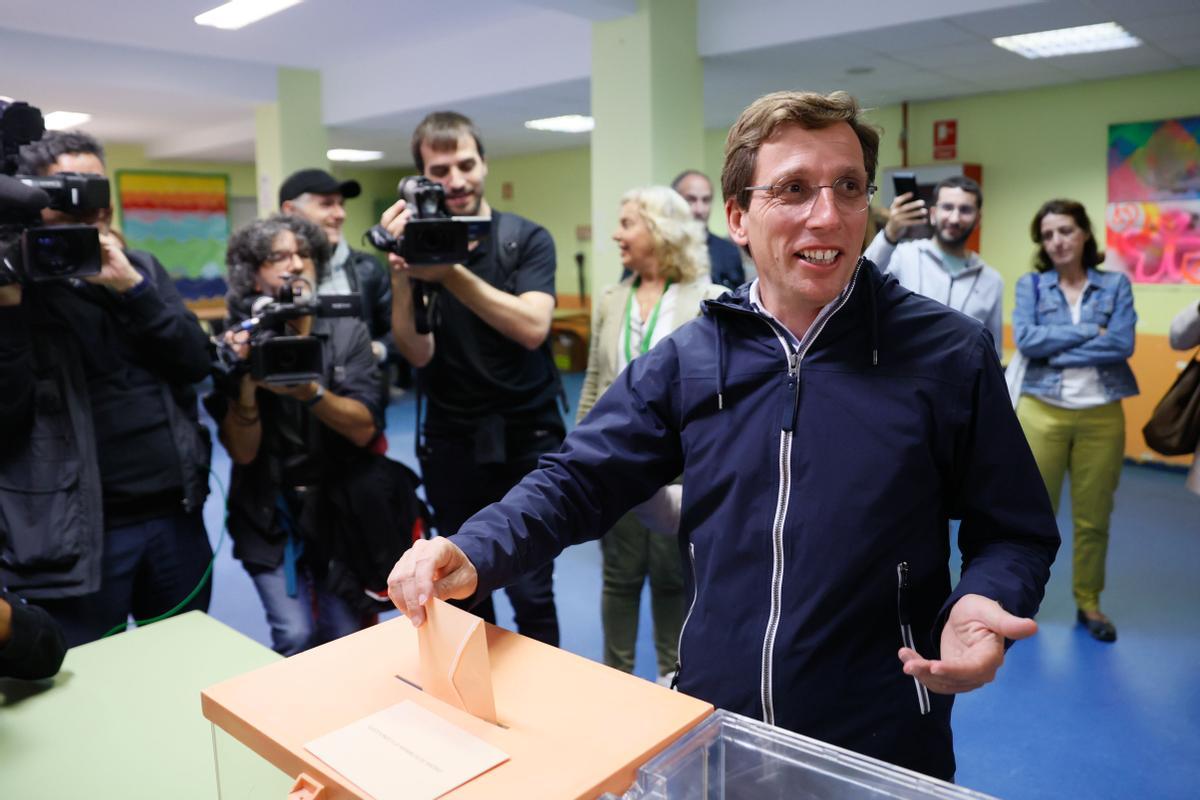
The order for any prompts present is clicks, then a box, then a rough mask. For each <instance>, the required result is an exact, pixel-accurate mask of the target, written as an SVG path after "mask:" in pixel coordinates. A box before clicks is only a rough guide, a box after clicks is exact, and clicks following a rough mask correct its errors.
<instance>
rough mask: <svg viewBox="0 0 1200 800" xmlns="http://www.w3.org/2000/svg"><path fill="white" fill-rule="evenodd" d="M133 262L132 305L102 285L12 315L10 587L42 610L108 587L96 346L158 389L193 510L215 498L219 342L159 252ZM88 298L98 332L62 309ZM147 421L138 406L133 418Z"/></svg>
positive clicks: (3, 523)
mask: <svg viewBox="0 0 1200 800" xmlns="http://www.w3.org/2000/svg"><path fill="white" fill-rule="evenodd" d="M126 255H127V256H128V258H129V260H130V262H131V263H132V264H133V266H134V267H135V268H136V269H137V270H138V271H139V272H141V273H142V275H143V277H144V278H145V279H146V281H147V285H146V288H145V289H141V290H138V291H136V292H133V293H131V294H130V295H128V296H125V297H120V296H117V295H115V294H113V293H112V292H110V291H109V290H107V289H104V288H102V287H99V286H90V285H82V286H78V285H72V284H68V283H65V282H64V283H45V284H36V285H29V286H25V287H23V295H22V302H21V305H20V306H16V307H4V308H0V380H2V381H3V383H2V385H3V387H4V392H3V394H4V396H5V400H4V406H5V408H4V409H3V410H4V412H5V413H4V414H3V415H2V416H0V444H2V448H0V583H3V584H6V585H7V586H8V587H9V588H10V589H12V590H13V591H17V592H20V593H21V594H22V595H24V596H25V597H27V598H30V599H42V598H60V597H72V596H76V595H82V594H90V593H92V592H95V591H98V590H99V588H100V577H101V560H102V556H103V545H104V524H105V522H104V514H103V500H104V498H103V492H102V484H101V475H100V468H99V465H98V463H97V449H96V435H95V428H94V425H93V418H92V410H91V401H92V399H91V397H90V393H89V389H88V383H87V379H86V376H85V374H84V366H83V359H84V355H85V354H84V348H85V347H105V348H107V349H108V352H107V355H109V356H111V357H112V358H115V359H117V360H119V361H120V363H122V364H123V365H124V366H125V367H126V368H127V371H128V374H129V375H130V376H132V377H133V379H135V380H136V381H138V385H139V387H140V388H143V389H144V388H146V387H154V386H157V389H158V391H157V397H160V398H161V403H162V406H161V409H162V410H165V415H166V420H167V425H168V428H169V433H170V438H171V440H172V442H173V444H174V453H173V459H168V460H171V461H173V462H174V464H175V465H176V466H177V468H178V470H179V472H178V477H179V483H178V485H179V486H180V487H181V488H182V492H183V510H185V511H189V512H191V511H198V510H199V509H200V508H202V507H203V505H204V499H205V497H207V495H208V464H209V456H210V454H211V447H212V445H211V440H210V438H209V435H208V431H207V429H205V428H204V427H203V426H202V425H201V424H200V422H199V420H198V416H197V409H196V394H195V391H194V389H193V388H192V384H193V383H195V382H198V381H201V380H203V379H204V378H205V377H206V376H207V375H208V373H209V370H210V368H211V356H210V350H209V343H208V338H207V337H206V336H205V334H204V331H203V330H201V328H200V325H199V323H198V322H197V321H196V317H195V316H194V315H193V314H192V313H191V312H189V311H188V310H187V308H186V307H185V306H184V304H183V301H182V299H181V298H180V296H179V293H178V292H177V291H176V289H175V286H174V284H173V283H172V281H171V278H170V276H168V275H167V273H166V270H164V269H163V267H162V265H161V264H160V263H158V261H157V260H156V259H155V258H154V257H153V256H151V255H150V254H148V253H142V252H137V251H128V252H127V253H126ZM81 299H82V302H92V303H95V304H96V306H98V307H99V308H100V309H101V313H97V314H92V315H89V316H88V319H89V320H91V322H87V323H85V322H84V321H82V320H77V319H70V320H63V319H62V318H61V317H59V316H57V315H55V314H53V313H51V309H52V308H53V304H54V303H55V302H56V301H57V302H71V303H79V302H81ZM85 324H86V326H87V329H86V330H83V329H80V325H85ZM151 396H154V394H153V392H152V393H151ZM138 397H145V395H144V394H141V395H138ZM154 402H158V400H157V399H156V400H155V401H154ZM155 411H156V412H159V411H160V410H159V408H157V407H156V409H155ZM139 413H140V409H139V408H138V407H136V403H132V402H131V407H130V408H129V409H128V414H129V415H130V416H131V417H136V416H137V415H138V414H139ZM141 413H144V412H141ZM160 415H161V413H156V415H155V416H160Z"/></svg>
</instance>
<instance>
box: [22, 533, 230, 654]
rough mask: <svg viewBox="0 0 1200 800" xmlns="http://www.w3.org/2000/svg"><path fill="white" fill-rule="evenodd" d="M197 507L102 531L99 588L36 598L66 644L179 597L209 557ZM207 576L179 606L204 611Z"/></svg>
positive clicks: (158, 610)
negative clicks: (65, 596) (60, 629)
mask: <svg viewBox="0 0 1200 800" xmlns="http://www.w3.org/2000/svg"><path fill="white" fill-rule="evenodd" d="M212 556H213V552H212V547H211V546H210V545H209V543H208V534H207V533H205V530H204V516H203V515H202V514H201V513H200V512H199V511H197V512H194V513H191V514H185V513H183V512H179V513H178V514H173V515H171V516H167V517H158V518H155V519H148V520H145V521H144V522H136V523H133V524H130V525H121V526H117V527H112V528H107V529H106V530H105V531H104V561H103V565H102V577H101V579H100V590H99V591H98V592H96V593H95V594H87V595H81V596H79V597H69V598H65V599H61V600H35V601H34V602H35V603H36V604H37V605H39V606H41V607H42V608H44V609H46V610H47V611H49V612H50V615H51V616H52V617H54V619H55V620H57V621H58V623H59V624H60V625H61V626H62V629H63V633H64V634H65V635H66V639H67V646H68V647H78V646H79V645H81V644H87V643H88V642H91V641H94V640H96V639H99V638H100V637H101V636H103V635H104V634H105V633H106V632H108V631H109V630H112V629H113V628H115V627H117V626H118V625H123V624H124V623H125V621H126V620H127V619H128V617H129V616H130V615H132V616H133V618H134V619H136V620H143V621H144V620H147V619H150V618H151V617H155V616H158V615H159V614H163V613H165V612H167V611H169V610H170V609H171V608H173V607H174V606H176V605H177V604H179V603H180V602H182V601H183V599H184V598H185V597H187V596H188V595H189V594H190V593H191V591H192V590H193V589H195V588H196V587H197V586H200V581H201V579H203V578H204V573H205V571H206V570H207V569H208V564H209V562H210V561H212ZM211 595H212V581H205V582H204V584H203V586H200V588H199V591H197V592H196V595H195V596H194V597H192V599H191V600H190V601H189V602H188V603H187V605H185V606H184V607H183V608H181V609H180V610H179V612H178V613H180V614H182V613H184V612H186V611H207V610H208V601H209V598H210V597H211Z"/></svg>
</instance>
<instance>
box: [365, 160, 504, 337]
mask: <svg viewBox="0 0 1200 800" xmlns="http://www.w3.org/2000/svg"><path fill="white" fill-rule="evenodd" d="M396 194H397V195H398V196H400V197H402V198H404V200H405V202H406V203H408V207H409V208H411V209H412V211H413V218H412V219H410V220H409V221H408V224H407V225H405V226H404V235H403V236H401V237H400V238H399V239H397V238H395V237H393V236H392V235H391V234H390V233H388V232H387V229H386V228H384V227H383V226H382V225H376V226H375V227H373V228H371V229H370V230H369V231H367V232H366V234H364V235H363V238H364V239H365V240H366V241H367V242H369V243H370V244H371V245H372V246H373V247H375V248H376V249H377V250H381V251H383V252H385V253H395V254H396V255H398V256H400V257H401V258H403V259H404V260H405V261H407V262H408V263H410V264H418V265H420V264H463V263H466V260H467V257H468V256H469V255H470V254H471V242H473V241H477V240H479V239H482V238H484V237H486V236H487V235H488V232H489V231H490V230H491V228H490V225H491V220H490V219H488V218H487V217H452V216H450V212H449V211H447V210H446V189H445V187H443V186H442V185H441V184H440V183H438V182H437V181H431V180H429V178H426V177H425V176H423V175H409V176H408V177H407V178H403V179H401V181H400V183H399V184H397V186H396ZM412 302H413V324H414V325H415V326H416V329H417V333H429V332H431V331H432V330H433V319H434V318H435V317H436V313H435V310H434V308H435V304H436V302H437V292H436V290H435V289H434V287H431V286H429V285H428V284H426V283H425V282H424V281H419V280H414V281H413V282H412Z"/></svg>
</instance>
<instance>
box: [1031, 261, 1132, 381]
mask: <svg viewBox="0 0 1200 800" xmlns="http://www.w3.org/2000/svg"><path fill="white" fill-rule="evenodd" d="M1012 321H1013V337H1014V338H1015V339H1016V342H1017V347H1018V348H1019V349H1020V351H1021V353H1022V354H1024V355H1025V357H1026V358H1028V359H1029V365H1028V367H1026V370H1025V380H1024V382H1023V383H1022V384H1021V393H1022V394H1028V395H1033V396H1034V397H1042V398H1046V399H1050V400H1057V399H1059V398H1061V397H1062V371H1063V368H1065V367H1095V368H1096V369H1097V370H1098V371H1099V373H1100V383H1101V384H1102V385H1103V386H1104V395H1105V399H1106V400H1108V401H1109V402H1112V401H1113V400H1120V399H1121V398H1123V397H1131V396H1133V395H1135V394H1137V393H1138V387H1137V380H1136V379H1135V378H1134V377H1133V370H1131V369H1130V368H1129V363H1128V360H1127V359H1128V358H1129V357H1130V356H1131V355H1133V344H1134V327H1135V326H1136V325H1137V312H1136V311H1134V310H1133V291H1132V289H1131V287H1130V285H1129V278H1127V277H1126V276H1125V275H1124V274H1122V273H1120V272H1102V271H1100V270H1097V269H1089V270H1088V271H1087V284H1086V285H1085V286H1084V287H1083V303H1082V306H1081V308H1080V313H1079V323H1078V324H1073V323H1072V322H1071V309H1070V307H1069V306H1068V305H1067V299H1066V297H1065V296H1064V295H1063V292H1062V290H1061V289H1059V288H1058V273H1057V272H1055V271H1053V270H1050V271H1048V272H1041V273H1036V272H1031V273H1029V274H1027V275H1024V276H1022V277H1021V279H1020V280H1019V281H1017V301H1016V308H1014V309H1013V317H1012ZM1101 328H1104V329H1105V332H1104V334H1103V335H1101V334H1100V329H1101Z"/></svg>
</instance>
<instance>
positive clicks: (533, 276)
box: [380, 111, 565, 645]
mask: <svg viewBox="0 0 1200 800" xmlns="http://www.w3.org/2000/svg"><path fill="white" fill-rule="evenodd" d="M412 154H413V160H414V161H415V162H416V165H417V169H418V170H419V171H420V172H421V173H422V174H424V175H425V177H426V178H429V179H430V180H432V181H436V182H437V183H440V184H441V185H442V186H443V188H444V189H445V193H446V207H447V210H449V212H450V213H451V214H452V215H453V216H456V217H471V216H481V217H488V218H490V220H491V225H490V233H489V235H488V236H487V237H485V238H482V239H480V240H479V241H477V242H475V243H474V244H473V247H472V251H471V255H470V257H469V258H467V259H466V263H465V264H442V265H427V264H426V265H421V264H409V263H407V262H406V261H405V260H404V259H402V258H400V257H399V256H397V255H390V256H388V260H389V262H390V264H391V267H392V336H393V337H394V338H395V341H396V345H397V347H398V349H399V350H400V353H401V354H402V355H403V356H404V357H405V358H406V359H407V360H408V362H409V363H411V364H412V365H413V366H414V367H416V368H417V390H418V392H419V395H418V397H419V398H424V399H425V400H427V401H428V402H427V403H425V405H426V409H427V410H426V413H425V419H424V421H423V425H422V427H421V436H420V437H419V439H418V441H417V456H418V458H419V459H420V462H421V472H422V475H423V478H424V482H425V491H426V496H427V498H428V500H429V503H430V505H432V506H433V511H434V519H435V521H436V524H437V529H438V532H439V533H440V534H441V535H443V536H451V535H453V534H454V533H455V532H457V531H458V529H459V527H460V526H461V525H462V524H463V523H464V522H466V521H467V519H468V518H469V517H471V516H472V515H473V514H475V512H477V511H479V510H480V509H481V508H483V507H484V506H487V505H489V504H491V503H494V502H496V501H497V500H499V499H500V498H501V497H503V496H504V495H505V493H506V492H508V490H509V489H511V488H512V487H513V486H514V485H516V483H517V482H518V481H520V480H521V478H523V477H524V476H525V475H526V474H527V473H529V472H530V471H532V470H533V468H534V467H535V466H536V465H537V460H538V458H539V457H540V456H541V455H542V454H544V453H548V452H551V451H554V450H557V449H558V447H559V445H561V444H562V440H563V436H564V434H565V426H564V425H563V420H562V415H561V413H560V412H559V409H558V398H559V396H560V395H561V393H562V388H561V385H560V382H559V378H558V371H557V369H556V368H555V366H554V361H553V358H552V356H551V354H550V344H549V334H550V322H551V319H552V315H553V312H554V303H555V295H554V276H555V271H556V267H557V264H556V261H555V255H554V240H553V239H551V238H550V234H549V233H548V232H547V231H546V229H545V228H543V227H542V226H540V225H537V224H536V223H533V222H530V221H529V220H527V219H523V218H522V217H518V216H517V215H515V214H508V213H503V214H502V213H499V212H497V211H493V210H492V208H491V207H490V206H489V205H488V202H487V200H485V199H484V196H483V194H484V180H485V178H486V177H487V161H486V160H485V159H484V153H483V141H482V139H481V137H480V134H479V131H478V129H476V127H475V125H474V123H472V122H471V120H470V119H468V118H467V117H464V116H463V115H461V114H457V113H454V112H449V111H441V112H435V113H433V114H430V115H429V116H428V117H426V118H425V119H424V120H423V121H422V122H421V124H420V125H418V126H417V129H416V131H414V132H413V138H412ZM412 213H413V212H412V209H410V208H408V207H407V205H406V203H405V201H404V200H399V201H397V202H396V204H395V205H393V206H392V207H391V208H389V209H388V210H387V211H385V212H384V214H383V216H382V218H381V220H380V222H381V224H382V225H383V226H384V227H386V228H387V229H388V231H389V232H390V233H391V234H392V235H393V236H396V237H397V238H398V237H400V236H401V235H403V232H404V228H405V226H406V225H407V223H408V220H409V219H410V218H411V217H412ZM414 287H417V288H418V289H419V290H420V293H421V295H423V297H424V305H425V308H424V315H425V317H426V319H427V321H428V323H429V329H430V332H428V333H421V332H419V330H418V326H417V325H416V322H415V320H416V319H417V315H414V291H413V290H414ZM420 313H421V312H420V311H419V310H418V314H420ZM553 577H554V565H553V563H552V562H546V563H544V564H542V565H540V566H539V567H537V568H536V569H533V570H531V571H528V572H526V573H524V574H523V575H521V577H520V578H519V579H518V580H517V581H516V582H514V583H512V584H510V585H509V586H508V587H507V589H506V591H507V593H508V598H509V600H510V601H511V602H512V605H513V610H514V612H515V617H516V622H517V628H518V630H519V631H520V632H521V633H522V634H524V635H526V636H530V637H532V638H535V639H539V640H541V641H543V642H546V643H547V644H552V645H557V644H558V617H557V614H556V611H555V607H554V588H553ZM473 610H474V611H475V613H477V614H479V616H481V617H483V618H484V619H486V620H488V621H489V622H495V621H496V620H495V613H494V611H493V608H492V602H491V599H490V597H486V598H484V599H483V601H482V602H481V603H480V604H479V605H478V606H476V607H475V608H474V609H473Z"/></svg>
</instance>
